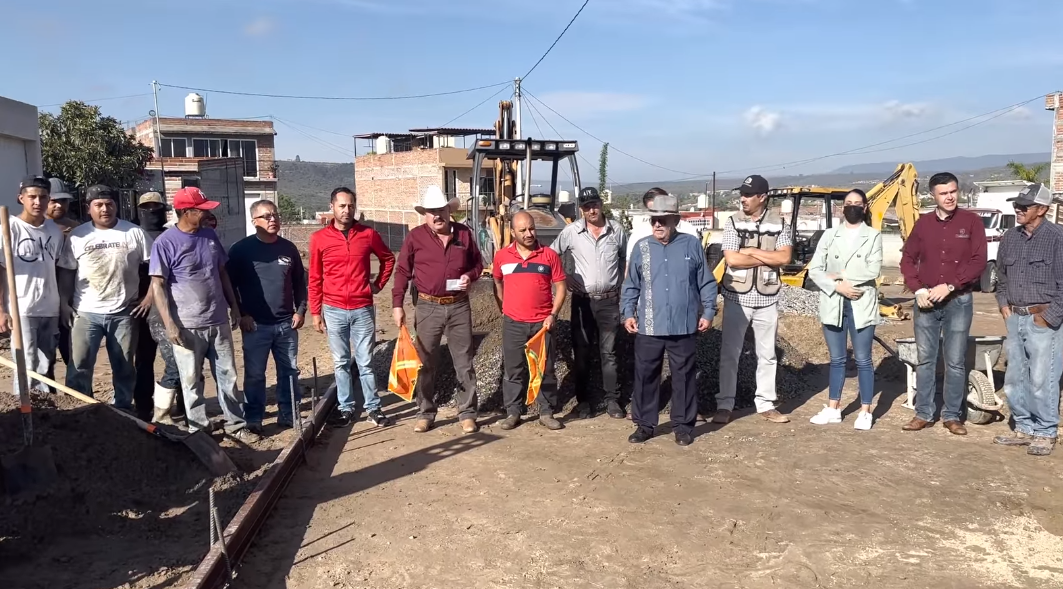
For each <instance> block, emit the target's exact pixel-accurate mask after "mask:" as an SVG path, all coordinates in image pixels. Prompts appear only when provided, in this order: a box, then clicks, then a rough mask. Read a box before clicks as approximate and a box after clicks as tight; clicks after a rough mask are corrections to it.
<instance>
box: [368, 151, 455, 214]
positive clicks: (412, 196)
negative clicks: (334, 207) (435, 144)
mask: <svg viewBox="0 0 1063 589" xmlns="http://www.w3.org/2000/svg"><path fill="white" fill-rule="evenodd" d="M354 181H355V185H356V187H357V188H356V189H357V191H358V209H359V210H360V211H362V212H363V213H365V218H366V220H367V221H378V222H384V223H395V224H406V225H407V226H408V227H415V226H416V224H417V223H418V222H419V219H418V218H417V216H416V214H413V207H414V205H415V204H417V201H418V200H419V199H420V195H421V194H423V193H424V191H425V190H426V189H427V188H428V187H429V186H430V185H432V184H435V185H437V186H439V187H440V188H442V187H443V165H442V164H441V163H440V161H439V152H438V151H437V150H434V149H419V150H414V151H404V152H398V153H386V154H383V155H363V156H358V158H357V159H356V160H355V165H354ZM389 212H390V213H391V214H390V216H389V215H388V214H387V213H389ZM403 212H410V213H411V215H409V216H403V215H401V214H400V213H403ZM411 223H412V224H411ZM381 235H383V232H382V233H381Z"/></svg>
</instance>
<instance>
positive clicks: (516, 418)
mask: <svg viewBox="0 0 1063 589" xmlns="http://www.w3.org/2000/svg"><path fill="white" fill-rule="evenodd" d="M518 425H520V415H517V414H515V413H510V414H509V415H507V416H506V419H505V420H504V421H503V422H502V425H501V426H500V427H501V428H502V429H503V430H506V431H509V430H511V429H513V428H515V427H517V426H518Z"/></svg>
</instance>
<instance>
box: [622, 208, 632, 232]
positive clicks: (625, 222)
mask: <svg viewBox="0 0 1063 589" xmlns="http://www.w3.org/2000/svg"><path fill="white" fill-rule="evenodd" d="M620 226H621V227H623V228H624V231H627V232H628V233H631V217H629V216H628V215H627V211H626V210H621V211H620Z"/></svg>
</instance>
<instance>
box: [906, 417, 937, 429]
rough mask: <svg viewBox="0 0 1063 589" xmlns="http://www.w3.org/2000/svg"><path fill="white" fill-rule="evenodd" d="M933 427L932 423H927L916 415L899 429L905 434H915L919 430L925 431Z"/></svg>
mask: <svg viewBox="0 0 1063 589" xmlns="http://www.w3.org/2000/svg"><path fill="white" fill-rule="evenodd" d="M932 425H934V422H933V421H927V420H925V419H923V418H922V417H919V416H918V415H917V416H915V417H913V418H912V420H911V421H909V422H908V423H906V424H904V425H902V426H901V429H902V430H904V431H906V432H917V431H919V430H921V429H926V428H928V427H930V426H932Z"/></svg>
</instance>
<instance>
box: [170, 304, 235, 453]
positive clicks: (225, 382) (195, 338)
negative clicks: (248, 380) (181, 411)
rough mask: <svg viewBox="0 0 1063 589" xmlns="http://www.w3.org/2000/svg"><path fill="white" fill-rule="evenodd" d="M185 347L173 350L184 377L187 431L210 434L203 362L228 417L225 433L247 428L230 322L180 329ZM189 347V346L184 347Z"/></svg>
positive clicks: (182, 386) (183, 389)
mask: <svg viewBox="0 0 1063 589" xmlns="http://www.w3.org/2000/svg"><path fill="white" fill-rule="evenodd" d="M181 336H182V338H183V339H184V344H185V345H184V346H174V347H173V359H174V363H175V364H176V365H177V372H178V373H180V375H181V392H182V393H183V396H184V400H185V419H186V421H187V422H188V431H189V432H191V433H194V432H197V431H199V430H206V431H208V432H209V431H211V427H212V426H211V422H210V418H209V417H208V416H207V399H206V397H205V396H204V393H203V386H204V384H205V383H204V381H203V361H204V360H206V361H207V362H208V363H209V364H210V371H211V373H212V374H213V375H214V384H215V385H217V388H218V403H219V404H220V405H221V410H222V413H223V414H224V415H225V421H226V423H225V431H227V432H229V433H236V432H238V431H240V430H242V429H244V427H246V426H247V421H246V420H245V419H244V395H243V393H241V392H240V389H239V388H238V387H237V386H236V357H235V355H234V354H233V351H234V350H233V331H232V329H231V328H230V327H229V323H228V322H225V323H222V324H221V325H211V326H209V327H197V328H181ZM185 346H188V347H185Z"/></svg>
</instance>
